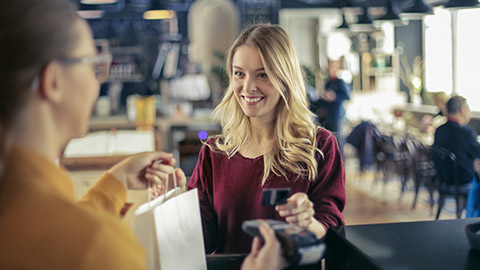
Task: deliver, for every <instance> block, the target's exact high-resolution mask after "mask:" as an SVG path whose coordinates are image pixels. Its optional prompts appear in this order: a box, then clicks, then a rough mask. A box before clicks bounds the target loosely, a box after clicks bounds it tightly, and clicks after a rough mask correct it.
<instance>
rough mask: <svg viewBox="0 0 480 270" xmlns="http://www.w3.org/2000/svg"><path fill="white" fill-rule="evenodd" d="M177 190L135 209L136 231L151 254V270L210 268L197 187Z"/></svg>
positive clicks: (149, 261)
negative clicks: (180, 191)
mask: <svg viewBox="0 0 480 270" xmlns="http://www.w3.org/2000/svg"><path fill="white" fill-rule="evenodd" d="M178 191H179V189H174V190H172V191H170V192H168V193H167V194H166V197H164V196H161V197H160V198H158V199H156V200H154V201H152V202H148V203H145V204H143V205H142V206H140V207H139V208H138V210H137V211H136V212H135V234H136V235H137V238H138V240H139V241H140V242H141V243H142V245H143V246H144V248H145V251H146V253H147V258H148V267H149V269H161V270H173V269H175V270H177V269H179V270H182V269H186V270H190V269H191V270H196V269H199V270H200V269H202V270H204V269H206V265H207V264H206V259H205V249H204V244H203V232H202V222H201V217H200V207H199V202H198V193H197V190H196V189H193V190H190V191H187V192H185V193H181V194H179V195H176V194H178Z"/></svg>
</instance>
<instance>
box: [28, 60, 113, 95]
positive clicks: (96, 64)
mask: <svg viewBox="0 0 480 270" xmlns="http://www.w3.org/2000/svg"><path fill="white" fill-rule="evenodd" d="M56 61H58V62H60V63H62V64H90V65H92V69H93V72H95V78H97V80H98V81H99V82H100V83H103V82H105V81H106V80H107V78H108V74H109V71H110V64H111V63H112V55H111V54H106V53H102V54H97V55H94V56H85V57H79V58H73V57H72V58H60V59H57V60H56ZM40 73H43V68H42V70H41V71H40ZM40 79H41V75H37V76H35V78H34V79H33V81H32V83H31V86H30V87H31V89H32V90H36V89H37V88H38V86H39V84H40Z"/></svg>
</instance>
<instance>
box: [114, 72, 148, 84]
mask: <svg viewBox="0 0 480 270" xmlns="http://www.w3.org/2000/svg"><path fill="white" fill-rule="evenodd" d="M107 81H109V82H143V81H144V77H143V75H142V74H133V75H129V76H109V77H108V80H107Z"/></svg>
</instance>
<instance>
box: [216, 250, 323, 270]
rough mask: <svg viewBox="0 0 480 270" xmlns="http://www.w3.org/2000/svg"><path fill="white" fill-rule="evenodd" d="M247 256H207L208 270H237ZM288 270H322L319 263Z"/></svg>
mask: <svg viewBox="0 0 480 270" xmlns="http://www.w3.org/2000/svg"><path fill="white" fill-rule="evenodd" d="M247 255H248V254H208V255H207V269H208V270H239V269H240V268H241V266H242V263H243V260H244V259H245V257H246V256H247ZM288 269H289V270H322V264H321V262H319V263H316V264H310V265H300V266H296V267H290V268H288Z"/></svg>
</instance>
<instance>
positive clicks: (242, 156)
mask: <svg viewBox="0 0 480 270" xmlns="http://www.w3.org/2000/svg"><path fill="white" fill-rule="evenodd" d="M235 155H236V156H238V157H240V158H241V159H244V160H248V161H258V160H263V156H264V155H260V156H258V157H254V158H249V157H246V156H244V155H242V154H240V152H237V153H236V154H235Z"/></svg>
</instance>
